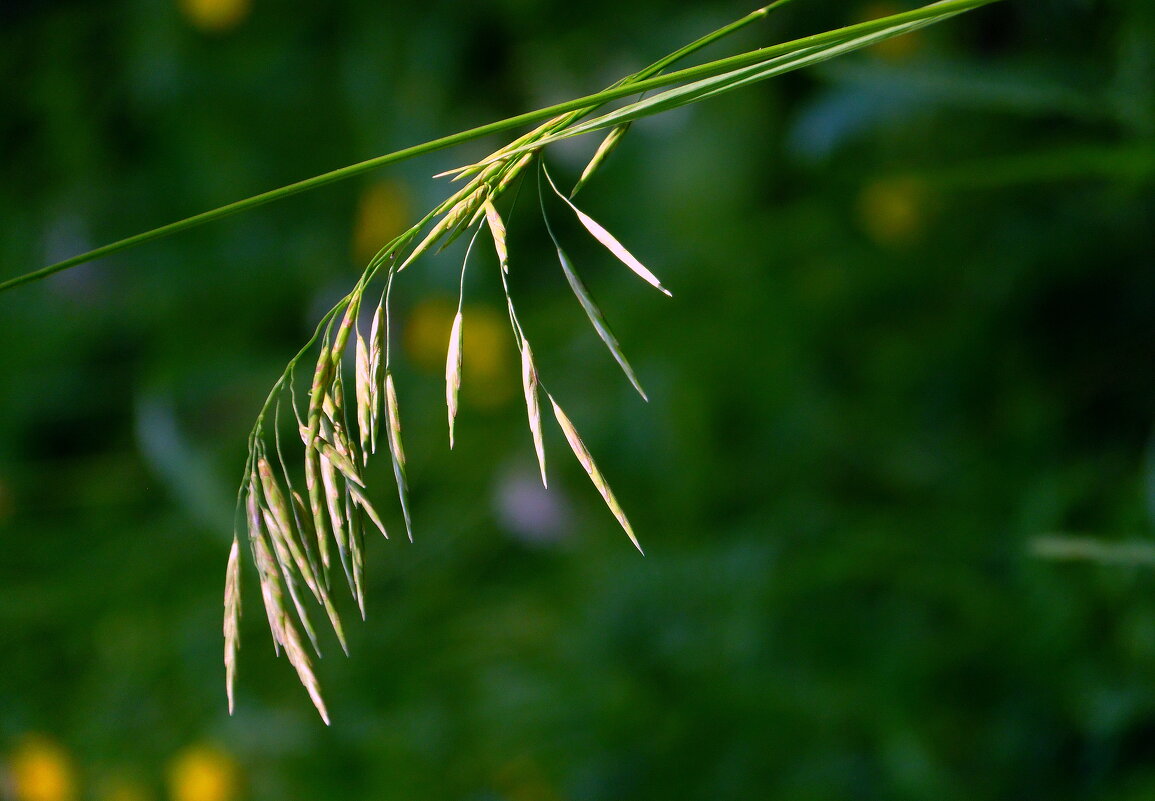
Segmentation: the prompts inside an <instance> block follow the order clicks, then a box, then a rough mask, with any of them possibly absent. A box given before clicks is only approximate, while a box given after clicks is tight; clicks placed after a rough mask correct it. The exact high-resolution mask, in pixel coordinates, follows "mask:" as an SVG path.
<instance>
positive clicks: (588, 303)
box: [555, 240, 649, 401]
mask: <svg viewBox="0 0 1155 801" xmlns="http://www.w3.org/2000/svg"><path fill="white" fill-rule="evenodd" d="M555 244H556V240H555ZM557 258H558V261H559V262H561V269H562V272H564V273H565V278H566V281H568V282H569V286H570V289H572V290H573V293H574V295H576V296H577V299H578V302H579V303H580V304H581V307H582V309H584V310H585V313H586V317H588V318H589V320H590V323H591V324H592V325H593V327H594V330H595V331H597V334H598V336H599V337H601V340H602V342H604V343H606V347H607V348H609V351H610V353H611V354H612V355H613V357H614V360H615V361H616V362H617V363H618V366H619V367H621V368H622V372H623V373H625V374H626V378H627V379H629V382H630V383H631V384H632V385H633V387H634V389H636V390H637V391H638V394H639V395H641V396H642V400H644V401H649V397H648V396H647V395H646V391H645V390H644V389H642V384H641V382H640V381H638V376H637V374H636V373H634V368H633V367H631V366H630V362H629V360H628V359H626V354H625V353H624V352H623V351H622V346H621V345H620V344H618V338H617V337H615V336H614V332H613V331H612V330H610V324H609V323H608V322H607V321H606V318H605V315H603V314H602V310H601V309H599V308H598V305H597V304H596V303H595V302H594V299H593V296H592V295H590V292H589V290H588V289H586V285H585V284H584V283H582V280H581V276H579V275H578V274H577V270H575V269H574V267H573V264H572V263H571V262H570V260H569V257H568V256H567V255H566V252H565V251H564V250H562V248H561V246H560V245H558V246H557Z"/></svg>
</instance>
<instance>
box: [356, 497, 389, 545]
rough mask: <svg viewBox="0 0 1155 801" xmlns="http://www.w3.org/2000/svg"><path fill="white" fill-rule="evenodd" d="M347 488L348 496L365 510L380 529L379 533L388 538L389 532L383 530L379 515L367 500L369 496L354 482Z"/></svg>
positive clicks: (383, 526) (383, 525)
mask: <svg viewBox="0 0 1155 801" xmlns="http://www.w3.org/2000/svg"><path fill="white" fill-rule="evenodd" d="M348 489H349V497H350V498H352V499H353V502H354V503H356V504H357V505H358V506H360V507H361V508H362V509H364V510H365V514H366V515H368V516H369V519H370V520H372V521H373V525H375V526H376V527H377V528H378V529H380V530H381V535H382V536H383V537H385V539H389V532H388V531H386V530H385V524H384V523H383V522H382V521H381V515H379V514H377V510H376V509H374V508H373V504H372V503H370V502H369V498H368V497H366V495H365V493H364V492H363V491H362V490H361V488H360V487H358V486H357V485H356V484H350V485H349V487H348Z"/></svg>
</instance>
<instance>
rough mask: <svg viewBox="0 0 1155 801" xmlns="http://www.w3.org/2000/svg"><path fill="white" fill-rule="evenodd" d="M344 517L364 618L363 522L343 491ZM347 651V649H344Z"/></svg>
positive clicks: (358, 602)
mask: <svg viewBox="0 0 1155 801" xmlns="http://www.w3.org/2000/svg"><path fill="white" fill-rule="evenodd" d="M345 519H346V520H348V521H349V559H350V561H351V562H352V563H353V564H352V567H353V576H352V584H353V597H354V598H355V599H356V600H357V609H358V610H360V612H361V619H362V620H364V619H365V524H364V522H363V521H362V518H361V512H360V511H358V509H357V507H356V505H355V504H354V503H353V496H352V495H351V494H349V493H345ZM345 653H346V654H348V653H349V651H348V649H346V651H345Z"/></svg>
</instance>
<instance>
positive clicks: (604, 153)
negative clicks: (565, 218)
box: [569, 122, 630, 199]
mask: <svg viewBox="0 0 1155 801" xmlns="http://www.w3.org/2000/svg"><path fill="white" fill-rule="evenodd" d="M629 129H630V123H628V122H627V123H624V124H622V125H619V126H617V127H616V128H612V129H610V132H609V133H608V134H606V137H605V139H603V140H602V143H601V144H600V145H598V149H597V150H596V151H595V152H594V154H593V156H592V157H591V158H590V160H589V163H588V164H586V168H585V169H584V170H582V174H581V177H580V178H578V180H577V183H576V184H574V186H573V189H571V190H570V192H569V196H570V199H573V198H575V197H577V193H578V192H580V191H581V190H582V188H583V187H584V186H585V185H586V184H587V183H589V180H590V178H593V176H594V173H595V172H597V171H598V168H599V167H601V166H602V163H603V162H605V160H606V159H608V158H609V157H610V153H613V152H614V148H616V147H617V146H618V142H620V141H622V137H624V136H625V135H626V131H628V130H629Z"/></svg>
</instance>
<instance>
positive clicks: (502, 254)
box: [485, 200, 509, 273]
mask: <svg viewBox="0 0 1155 801" xmlns="http://www.w3.org/2000/svg"><path fill="white" fill-rule="evenodd" d="M485 221H486V223H488V225H489V233H490V235H491V236H492V237H493V249H494V250H496V251H497V261H498V262H499V263H500V264H501V271H502V272H503V273H509V248H508V247H506V244H505V223H504V222H503V221H502V219H501V215H500V214H498V213H497V207H496V206H494V205H493V203H492V201H489V200H486V201H485Z"/></svg>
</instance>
